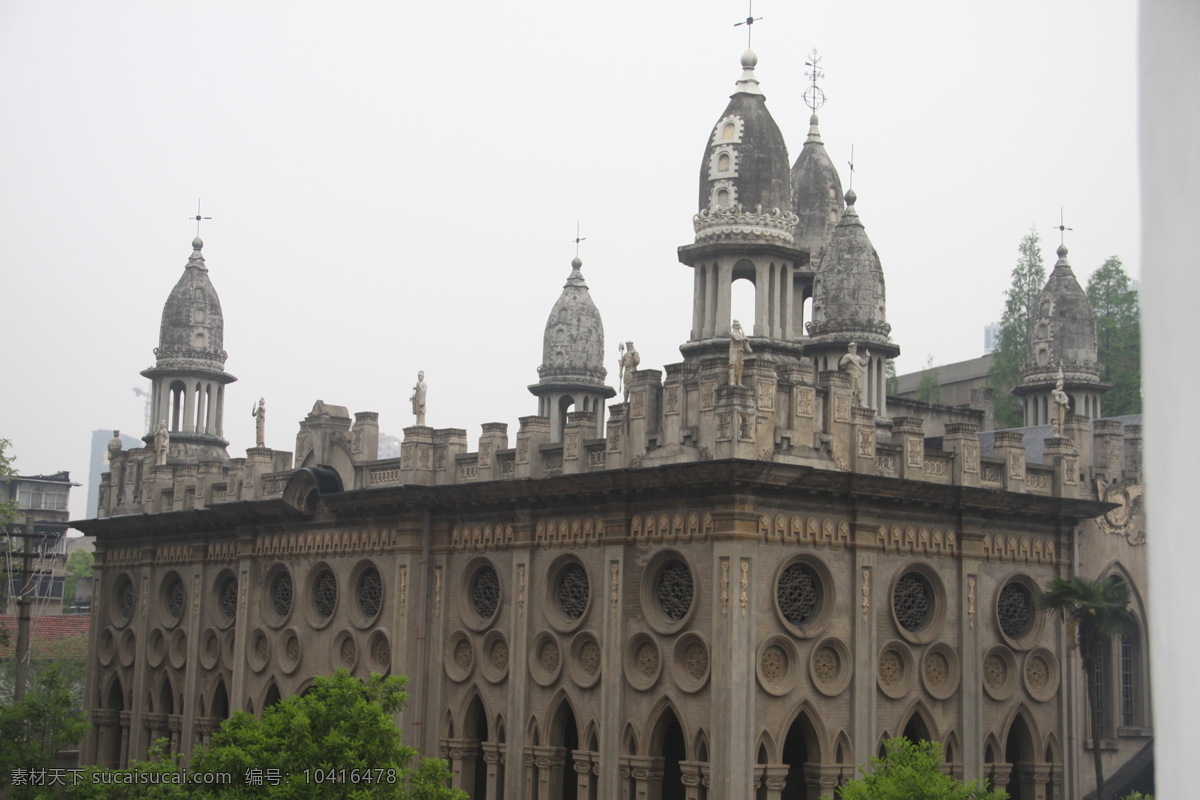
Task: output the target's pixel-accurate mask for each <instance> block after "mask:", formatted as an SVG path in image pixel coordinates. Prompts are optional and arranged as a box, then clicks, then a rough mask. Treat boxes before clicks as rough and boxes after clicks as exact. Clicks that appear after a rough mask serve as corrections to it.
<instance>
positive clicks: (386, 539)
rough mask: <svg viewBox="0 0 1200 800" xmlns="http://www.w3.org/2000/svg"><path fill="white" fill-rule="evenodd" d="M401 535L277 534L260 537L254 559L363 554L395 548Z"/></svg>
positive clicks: (384, 531) (380, 531)
mask: <svg viewBox="0 0 1200 800" xmlns="http://www.w3.org/2000/svg"><path fill="white" fill-rule="evenodd" d="M399 541H400V535H399V534H398V533H397V532H396V531H395V530H392V529H388V528H366V529H357V528H356V529H351V530H339V531H311V532H308V533H277V534H270V535H267V536H260V537H259V538H258V540H257V541H255V543H254V554H255V555H295V554H299V555H307V554H316V553H364V552H372V551H376V552H378V551H383V550H388V549H391V548H393V547H396V546H397V545H398V544H399Z"/></svg>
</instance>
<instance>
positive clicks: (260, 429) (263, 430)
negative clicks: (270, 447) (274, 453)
mask: <svg viewBox="0 0 1200 800" xmlns="http://www.w3.org/2000/svg"><path fill="white" fill-rule="evenodd" d="M250 416H252V417H254V446H255V447H266V446H267V401H266V400H264V399H263V398H261V397H260V398H258V405H256V406H254V407H252V408H251V409H250Z"/></svg>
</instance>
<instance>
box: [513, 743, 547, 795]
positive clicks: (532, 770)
mask: <svg viewBox="0 0 1200 800" xmlns="http://www.w3.org/2000/svg"><path fill="white" fill-rule="evenodd" d="M524 785H525V794H523V795H518V796H520V797H525V798H527V800H538V798H539V797H540V796H541V795H539V794H538V772H537V756H536V755H534V753H533V748H532V747H526V748H525V784H524ZM507 795H508V793H507V792H505V796H507Z"/></svg>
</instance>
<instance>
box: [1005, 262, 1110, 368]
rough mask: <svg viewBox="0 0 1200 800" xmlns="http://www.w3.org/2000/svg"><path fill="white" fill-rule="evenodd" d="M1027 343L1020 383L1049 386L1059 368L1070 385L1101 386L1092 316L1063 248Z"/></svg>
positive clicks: (1038, 304) (1035, 309)
mask: <svg viewBox="0 0 1200 800" xmlns="http://www.w3.org/2000/svg"><path fill="white" fill-rule="evenodd" d="M1028 340H1029V349H1028V352H1027V354H1026V357H1027V363H1026V366H1025V370H1024V372H1025V377H1024V380H1023V381H1022V382H1023V383H1024V384H1035V383H1036V384H1041V383H1048V384H1052V383H1054V382H1055V381H1056V380H1057V376H1058V369H1059V367H1062V370H1063V375H1064V376H1065V379H1066V381H1067V383H1068V384H1075V385H1078V384H1085V383H1095V384H1099V383H1100V364H1099V361H1098V357H1097V349H1098V348H1097V340H1096V317H1095V315H1094V313H1093V310H1092V304H1091V302H1090V301H1089V300H1088V297H1087V293H1086V292H1084V291H1083V287H1081V286H1080V285H1079V281H1078V280H1076V278H1075V273H1074V272H1073V271H1072V269H1071V264H1070V262H1068V261H1067V248H1066V247H1065V246H1063V245H1060V246H1059V248H1058V261H1056V262H1055V264H1054V269H1053V270H1052V271H1051V273H1050V278H1049V279H1048V280H1047V281H1046V285H1045V287H1043V289H1042V292H1041V294H1039V295H1038V299H1037V301H1036V302H1035V303H1034V305H1033V309H1032V311H1031V313H1030V315H1029V336H1028Z"/></svg>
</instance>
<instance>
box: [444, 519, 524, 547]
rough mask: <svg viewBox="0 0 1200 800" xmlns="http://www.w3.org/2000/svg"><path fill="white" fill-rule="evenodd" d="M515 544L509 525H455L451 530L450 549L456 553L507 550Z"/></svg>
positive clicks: (511, 528) (499, 523) (498, 523)
mask: <svg viewBox="0 0 1200 800" xmlns="http://www.w3.org/2000/svg"><path fill="white" fill-rule="evenodd" d="M512 542H513V527H512V525H511V524H509V523H501V522H497V523H496V524H494V525H492V524H473V525H455V526H454V527H453V528H451V530H450V547H451V549H452V550H454V551H455V552H456V553H462V552H468V553H470V552H474V551H477V550H507V549H508V548H509V547H510V546H511V545H512Z"/></svg>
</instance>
